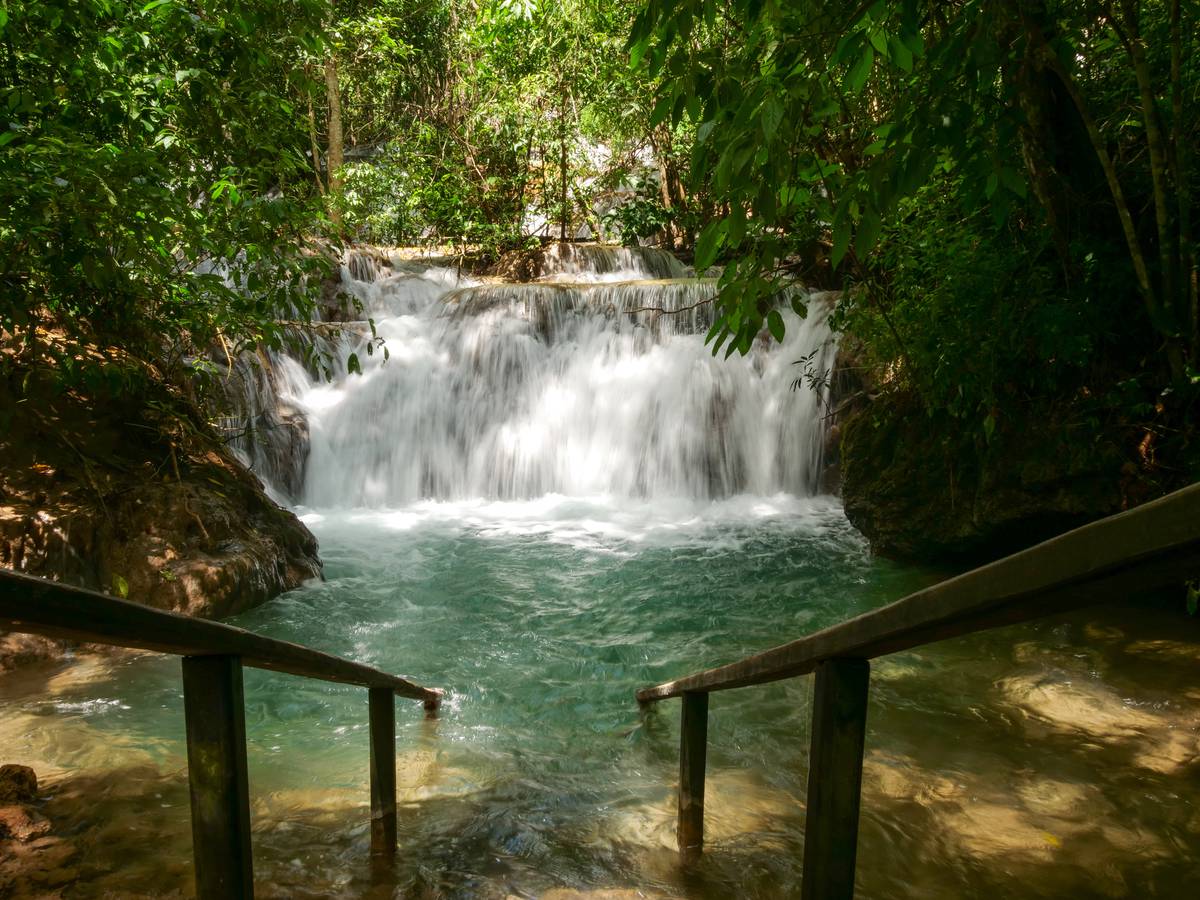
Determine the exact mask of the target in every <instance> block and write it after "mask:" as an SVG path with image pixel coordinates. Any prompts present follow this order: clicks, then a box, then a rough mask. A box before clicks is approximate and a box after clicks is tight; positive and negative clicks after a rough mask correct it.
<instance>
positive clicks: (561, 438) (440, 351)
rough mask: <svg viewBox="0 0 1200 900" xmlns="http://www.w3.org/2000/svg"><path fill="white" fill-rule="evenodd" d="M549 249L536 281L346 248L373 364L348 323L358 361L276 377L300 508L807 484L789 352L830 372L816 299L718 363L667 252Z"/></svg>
mask: <svg viewBox="0 0 1200 900" xmlns="http://www.w3.org/2000/svg"><path fill="white" fill-rule="evenodd" d="M546 257H547V260H546V265H545V266H544V271H545V276H544V279H543V280H542V281H540V282H538V283H533V284H479V283H473V282H470V281H467V280H464V279H462V278H460V277H459V275H458V274H457V273H456V271H455V270H454V269H451V268H445V267H439V266H438V265H436V264H435V263H434V262H432V261H424V262H423V261H420V260H403V259H399V258H393V259H391V260H390V264H381V262H380V260H379V259H378V257H377V255H369V254H350V255H349V256H348V258H347V261H346V264H345V265H344V266H343V270H342V279H343V280H342V286H343V290H344V291H345V292H346V293H347V294H349V295H351V296H352V297H353V298H354V299H355V300H356V301H357V304H358V305H359V306H360V307H361V309H362V316H363V317H370V318H372V319H373V320H374V322H375V326H376V330H377V334H378V336H379V337H381V338H382V339H383V341H384V344H383V346H384V347H386V349H387V356H388V358H387V360H386V361H385V360H384V354H383V352H382V349H378V350H374V345H372V346H371V347H370V348H368V345H369V344H371V343H372V342H371V341H370V332H369V330H368V329H366V328H358V329H348V330H347V331H346V332H345V333H344V334H343V337H342V344H341V347H340V352H339V354H338V356H339V359H340V360H342V361H344V360H345V359H346V358H347V357H348V356H349V354H350V353H354V354H356V355H357V357H358V359H359V361H360V364H361V368H362V374H361V375H356V374H355V375H351V374H347V373H346V372H345V371H344V366H343V367H342V369H343V371H339V372H338V374H337V375H336V376H335V378H334V380H333V381H332V382H331V383H315V382H311V381H310V382H309V383H308V384H307V385H305V386H304V387H303V388H300V389H296V388H295V386H293V387H292V388H291V389H290V390H291V391H292V393H293V395H294V396H296V397H297V398H298V399H297V401H296V402H298V403H299V404H300V405H301V406H302V407H303V408H304V409H305V410H306V412H307V423H308V432H309V450H308V458H307V465H306V474H305V479H304V488H303V491H302V498H303V501H304V502H305V503H306V504H308V505H310V506H315V507H364V506H365V507H385V506H400V505H404V504H409V503H412V502H414V501H418V500H423V499H438V500H460V499H468V498H488V499H500V500H521V499H530V498H535V497H539V496H542V495H545V494H550V493H554V494H564V495H571V496H595V495H609V496H615V497H629V498H656V497H661V498H665V497H686V498H692V499H717V498H722V497H728V496H731V495H734V494H743V493H746V494H759V495H766V494H773V493H778V492H789V493H794V494H801V495H803V494H811V493H815V492H816V490H817V485H818V480H819V476H820V465H821V452H822V445H823V438H824V427H823V423H822V417H823V414H824V392H823V389H822V390H818V391H814V390H810V389H808V388H801V389H799V390H793V389H792V387H791V385H792V382H793V381H794V380H795V379H796V378H797V377H799V376H800V374H801V373H800V371H799V367H797V366H796V365H794V363H795V361H796V360H800V359H802V358H811V362H810V364H809V365H810V368H811V369H813V370H815V371H816V372H817V373H818V374H819V375H820V374H822V373H823V374H825V375H827V374H828V372H829V370H830V368H831V367H832V364H833V357H834V353H835V346H834V341H833V339H832V336H831V334H830V331H829V327H828V324H827V317H828V306H827V304H825V303H824V302H821V301H819V300H818V301H814V302H812V303H810V309H809V313H808V316H807V318H805V319H800V318H799V317H797V316H795V315H794V314H792V313H791V312H788V313H786V314H785V315H786V318H787V322H788V330H787V336H786V339H785V341H784V343H783V345H782V346H775V345H773V344H772V343H771V342H770V341H769V340H766V339H764V340H761V341H759V342H757V343H756V345H755V347H754V349H753V350H752V351H751V353H750V354H748V355H747V356H745V357H740V356H737V355H735V356H733V357H731V358H730V359H728V360H724V359H720V358H716V359H714V358H713V357H712V355H711V354H710V352H709V349H708V348H707V347H706V346H705V345H704V335H705V332H706V330H707V328H708V326H709V324H710V322H711V300H712V298H713V296H714V294H715V291H716V287H715V284H714V283H713V282H711V281H706V280H701V279H695V278H688V277H686V270H685V269H684V268H683V267H682V265H681V264H680V263H679V262H678V261H677V260H675V258H674V257H672V256H670V255H669V254H666V253H664V252H662V251H657V250H649V249H646V248H634V249H632V250H625V249H616V248H599V247H593V248H580V247H574V246H570V245H568V246H567V247H566V248H563V249H556V248H551V251H548V252H547V254H546ZM368 349H372V350H374V352H373V353H368ZM292 372H293V374H294V370H292Z"/></svg>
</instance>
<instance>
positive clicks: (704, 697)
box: [676, 693, 708, 858]
mask: <svg viewBox="0 0 1200 900" xmlns="http://www.w3.org/2000/svg"><path fill="white" fill-rule="evenodd" d="M707 749H708V694H693V693H688V694H684V695H683V710H682V712H681V714H680V720H679V820H678V822H679V824H678V827H677V829H676V837H677V839H678V841H679V850H680V852H681V853H683V855H684V856H685V857H689V858H694V857H696V856H699V855H700V853H701V851H702V850H703V848H704V763H705V755H706V753H707Z"/></svg>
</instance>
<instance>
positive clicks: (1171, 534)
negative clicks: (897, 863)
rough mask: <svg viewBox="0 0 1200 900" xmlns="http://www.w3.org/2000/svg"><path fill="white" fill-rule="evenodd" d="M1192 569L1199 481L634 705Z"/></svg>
mask: <svg viewBox="0 0 1200 900" xmlns="http://www.w3.org/2000/svg"><path fill="white" fill-rule="evenodd" d="M1198 571H1200V484H1197V485H1192V486H1191V487H1188V488H1184V489H1183V490H1181V491H1176V492H1175V493H1173V494H1169V495H1167V496H1166V497H1163V498H1161V499H1159V500H1155V501H1153V502H1150V503H1147V504H1145V505H1143V506H1139V507H1137V508H1135V509H1131V510H1129V511H1128V512H1123V513H1119V514H1117V515H1115V516H1111V517H1109V518H1107V519H1101V520H1100V521H1098V522H1093V523H1091V524H1090V525H1085V526H1083V527H1082V528H1077V529H1075V530H1074V531H1069V532H1067V533H1066V534H1063V535H1060V536H1059V537H1056V538H1052V539H1051V540H1048V541H1046V542H1044V543H1041V544H1038V545H1037V546H1035V547H1031V548H1029V549H1028V550H1023V551H1021V552H1020V553H1015V554H1013V555H1012V556H1007V557H1005V558H1004V559H1001V560H998V561H997V562H994V563H990V564H989V565H986V566H982V567H980V568H978V569H973V570H972V571H970V572H967V573H965V574H963V575H959V576H958V577H957V578H951V579H949V580H948V581H943V582H941V583H939V584H936V585H934V586H933V587H929V588H926V589H925V590H922V591H917V592H916V593H915V594H910V595H909V596H907V597H905V598H904V599H902V600H897V601H896V602H895V603H891V604H889V605H888V606H884V607H881V608H880V609H876V610H873V611H871V612H868V613H864V614H863V615H861V616H858V617H856V618H853V619H849V620H847V621H845V622H842V623H840V624H838V625H834V626H832V627H831V628H826V629H825V630H824V631H818V632H816V633H815V634H811V635H808V636H807V637H802V638H800V639H799V640H795V641H792V642H791V643H789V644H783V645H782V646H779V647H775V648H773V649H771V650H767V651H765V652H763V653H759V654H757V655H755V656H748V657H746V658H745V659H742V660H739V661H738V662H735V663H730V664H729V665H725V666H720V667H718V668H715V669H708V670H706V671H703V672H697V673H695V674H692V675H687V676H684V677H683V678H679V679H676V680H675V681H668V682H666V683H665V684H660V685H656V686H654V687H647V688H643V689H642V690H640V691H638V692H637V699H638V700H639V701H640V702H642V703H652V702H654V701H656V700H666V699H668V698H670V697H679V696H682V695H683V694H685V693H689V692H705V693H708V692H712V691H725V690H730V689H731V688H739V687H747V686H749V685H754V684H765V683H767V682H770V681H778V680H779V679H782V678H793V677H795V676H797V675H804V674H806V673H808V672H812V671H813V670H814V669H815V668H816V667H817V665H818V664H819V663H821V662H822V661H824V660H828V659H841V658H854V659H874V658H875V657H877V656H883V655H886V654H888V653H895V652H897V651H900V650H908V649H911V648H913V647H919V646H921V645H923V644H929V643H933V642H934V641H940V640H944V639H946V638H952V637H958V636H960V635H964V634H970V633H971V632H974V631H980V630H983V629H986V628H995V627H997V626H1000V625H1011V624H1014V623H1016V622H1023V621H1026V620H1029V619H1036V618H1040V617H1043V616H1047V615H1052V614H1055V613H1059V612H1065V611H1067V610H1069V609H1074V608H1078V607H1081V606H1091V605H1094V604H1099V603H1104V602H1106V601H1109V600H1113V599H1116V598H1119V597H1122V596H1125V595H1128V594H1129V593H1131V592H1136V591H1145V590H1152V589H1156V588H1161V587H1165V586H1167V585H1172V584H1181V583H1183V582H1184V581H1187V580H1188V579H1190V578H1194V577H1195V576H1196V574H1197V572H1198Z"/></svg>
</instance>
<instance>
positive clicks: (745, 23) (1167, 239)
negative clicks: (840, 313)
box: [629, 0, 1200, 380]
mask: <svg viewBox="0 0 1200 900" xmlns="http://www.w3.org/2000/svg"><path fill="white" fill-rule="evenodd" d="M1179 9H1180V7H1179V5H1178V4H1158V3H1137V2H1130V3H1124V4H1120V5H1119V10H1117V11H1114V10H1112V9H1107V10H1106V8H1105V7H1101V6H1097V5H1095V4H1085V3H1081V2H1055V3H1045V4H1029V3H1023V2H1020V0H1006V2H998V3H997V2H990V0H961V2H954V3H950V4H946V3H924V2H916V0H896V2H884V0H878V2H873V3H864V4H851V5H849V6H847V5H845V4H839V3H831V2H823V0H814V2H803V3H786V4H777V3H761V2H757V0H733V2H732V3H725V2H717V0H651V2H649V3H647V4H646V8H645V9H644V10H643V11H642V12H641V13H640V14H639V16H638V17H637V19H636V20H635V22H634V25H633V29H632V34H631V38H630V42H629V49H630V57H631V60H632V62H633V64H634V65H635V66H641V67H642V68H643V70H644V71H645V72H647V73H648V75H649V77H652V78H660V79H661V80H662V81H661V84H662V86H661V89H660V91H659V92H658V97H657V101H656V105H655V113H654V117H653V118H654V120H657V121H662V122H664V123H669V124H671V125H672V126H673V127H675V128H679V127H682V126H683V125H684V124H685V123H690V124H691V125H692V126H693V127H694V128H695V146H694V152H693V154H692V159H691V177H690V187H691V190H692V192H693V194H694V195H697V196H703V197H705V198H706V199H707V201H708V202H709V203H710V204H711V205H712V206H713V207H715V208H717V209H721V210H722V213H721V214H720V216H719V217H716V218H714V220H713V222H711V223H709V224H708V225H707V226H706V227H705V228H704V229H703V230H702V231H701V234H700V239H699V241H698V243H697V250H696V256H697V262H698V264H701V265H703V264H707V263H708V262H710V261H712V260H715V259H718V258H721V257H724V258H726V259H728V260H729V261H730V265H728V266H727V268H726V270H725V275H724V276H723V278H722V280H721V296H720V298H719V301H718V308H717V312H718V327H717V328H716V329H715V330H714V332H713V335H712V340H713V349H714V352H715V351H716V350H717V349H719V348H720V346H721V345H722V344H724V343H725V342H726V341H728V345H729V346H734V347H736V348H738V349H739V350H742V351H743V352H745V351H746V350H748V349H749V347H750V346H751V344H752V342H753V339H754V337H755V335H756V334H757V333H758V332H759V331H760V330H761V329H762V328H763V327H764V324H766V322H767V320H768V318H769V313H770V310H771V309H772V308H773V307H774V305H775V304H776V303H777V297H778V294H777V292H776V291H775V290H774V289H773V285H774V283H775V281H776V280H777V279H778V278H779V277H780V275H781V274H783V273H784V271H785V270H786V267H787V264H788V262H789V260H790V259H791V258H794V257H797V256H803V255H806V253H807V250H808V249H809V247H810V242H811V240H812V237H813V235H814V234H815V235H819V236H820V239H821V240H822V241H824V242H825V243H826V246H827V248H828V250H827V255H828V261H829V264H830V266H831V267H832V268H833V269H834V270H837V271H838V273H839V274H840V275H841V278H842V279H843V280H850V281H855V282H860V283H861V282H865V281H867V280H869V279H870V278H871V277H872V276H871V273H870V267H871V265H872V264H873V263H872V257H873V255H876V254H877V251H878V248H879V245H880V241H881V239H882V238H883V236H884V235H885V234H891V235H892V247H893V251H894V252H893V254H892V260H893V261H895V260H896V258H897V255H896V252H895V248H896V244H897V241H898V240H899V238H898V237H897V234H898V232H897V229H898V228H899V227H900V226H901V225H902V223H904V222H905V221H906V218H905V217H906V216H908V215H910V213H911V209H912V207H911V204H910V201H912V200H914V199H916V198H920V197H921V196H922V194H921V191H922V190H923V189H924V188H925V187H926V186H927V185H930V184H935V183H942V184H944V183H946V179H951V182H950V183H952V185H953V193H954V196H955V199H956V201H957V203H958V205H959V207H960V208H961V210H962V211H963V214H964V215H966V216H968V217H973V216H975V215H976V214H982V215H986V216H990V217H991V218H992V219H993V220H994V221H995V222H996V223H1003V222H1005V221H1008V220H1009V219H1010V218H1012V219H1014V220H1016V221H1018V223H1019V225H1018V227H1020V228H1024V229H1029V228H1032V227H1044V228H1045V229H1046V233H1047V234H1048V236H1049V238H1050V240H1051V242H1052V244H1053V252H1054V253H1055V254H1057V255H1058V257H1059V260H1058V268H1059V269H1060V270H1061V271H1063V272H1064V277H1063V278H1062V279H1061V281H1060V283H1059V286H1058V290H1060V291H1062V292H1063V293H1064V294H1066V293H1069V292H1071V291H1074V290H1075V289H1076V287H1077V286H1078V285H1079V284H1081V283H1082V282H1083V281H1084V278H1085V277H1086V274H1087V273H1086V269H1087V260H1088V259H1089V258H1092V259H1096V258H1100V257H1102V256H1103V257H1105V265H1106V267H1107V268H1108V269H1109V270H1111V271H1115V270H1116V268H1118V267H1114V266H1110V265H1108V263H1109V262H1110V261H1112V262H1117V263H1119V268H1120V269H1121V270H1122V271H1120V272H1119V273H1118V278H1117V283H1118V284H1119V285H1120V286H1121V287H1122V288H1124V287H1126V286H1131V288H1132V293H1131V295H1130V296H1131V298H1132V299H1133V301H1134V308H1135V309H1136V307H1137V305H1139V304H1140V305H1141V306H1142V307H1143V310H1144V311H1143V312H1142V313H1140V314H1139V315H1140V321H1139V325H1138V327H1137V328H1136V329H1135V331H1136V332H1137V333H1138V334H1140V335H1145V334H1146V333H1147V332H1157V334H1158V336H1159V338H1160V339H1165V341H1166V351H1167V352H1166V354H1165V360H1166V361H1168V362H1169V363H1170V368H1171V370H1172V372H1173V374H1174V377H1175V378H1176V380H1178V379H1179V376H1180V375H1181V374H1182V372H1183V371H1185V367H1184V366H1183V364H1182V359H1183V358H1184V357H1185V356H1187V355H1190V357H1191V358H1196V357H1197V355H1198V354H1200V315H1198V310H1197V301H1196V288H1195V284H1196V255H1195V253H1194V251H1193V250H1192V249H1191V247H1192V239H1191V235H1190V227H1191V226H1190V225H1189V224H1188V223H1189V221H1190V216H1191V206H1192V201H1191V199H1190V198H1192V197H1194V196H1195V190H1196V187H1197V184H1196V182H1197V170H1196V167H1195V166H1194V164H1193V160H1192V154H1191V152H1190V148H1192V147H1194V146H1196V145H1197V142H1198V138H1200V118H1198V117H1197V115H1196V113H1195V110H1194V108H1192V107H1191V106H1189V105H1188V104H1186V103H1184V102H1182V100H1183V98H1186V97H1188V96H1191V94H1190V92H1191V91H1193V90H1195V89H1196V88H1197V87H1200V72H1198V71H1197V67H1196V65H1195V62H1194V60H1195V58H1196V57H1195V53H1194V52H1193V50H1194V44H1195V34H1196V30H1197V29H1196V24H1197V22H1196V9H1195V8H1194V5H1190V6H1189V5H1185V6H1184V11H1183V13H1182V15H1181V14H1180V13H1179ZM1139 54H1140V55H1139ZM1168 109H1170V113H1169V114H1168V112H1167V110H1168ZM1151 126H1153V127H1151ZM1156 134H1157V135H1158V138H1156V137H1155V135H1156ZM1110 141H1112V142H1115V144H1116V150H1115V152H1114V151H1113V149H1112V148H1111V147H1110V146H1109V142H1110ZM1156 145H1157V150H1156ZM1154 159H1158V160H1159V162H1157V163H1155V164H1154V165H1153V166H1149V165H1148V163H1149V162H1151V161H1153V160H1154ZM1152 172H1153V173H1157V174H1155V175H1154V177H1153V178H1151V177H1149V176H1150V175H1151V173H1152ZM1164 173H1165V174H1164ZM1033 199H1035V200H1036V203H1037V206H1033V205H1031V204H1030V202H1029V201H1030V200H1033ZM1039 220H1040V221H1039ZM1036 244H1037V242H1036V241H1034V242H1025V243H1024V244H1023V245H1022V246H1023V247H1025V248H1027V249H1029V252H1035V253H1036V252H1041V250H1040V248H1038V247H1036V246H1035V245H1036ZM915 252H916V253H917V254H918V255H920V250H919V248H918V249H917V250H916V251H915ZM901 255H903V254H901ZM1089 255H1090V256H1089ZM1156 261H1157V262H1156ZM927 324H929V323H927ZM1055 334H1056V335H1058V336H1064V334H1065V333H1064V332H1063V331H1062V330H1061V329H1060V330H1057V331H1055ZM1189 335H1190V338H1189ZM1065 339H1066V340H1068V341H1069V340H1070V338H1069V337H1066V338H1065ZM1142 339H1143V340H1146V339H1147V338H1142ZM1185 344H1190V346H1188V347H1186V348H1185V347H1184V345H1185ZM898 352H902V351H898ZM1072 352H1073V351H1072V350H1071V348H1069V347H1064V348H1063V349H1062V350H1061V352H1060V353H1059V354H1058V355H1059V356H1062V355H1064V354H1065V355H1066V356H1070V355H1072Z"/></svg>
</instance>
